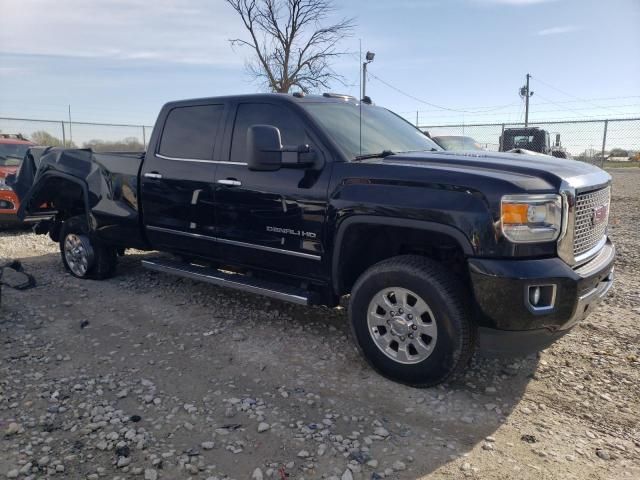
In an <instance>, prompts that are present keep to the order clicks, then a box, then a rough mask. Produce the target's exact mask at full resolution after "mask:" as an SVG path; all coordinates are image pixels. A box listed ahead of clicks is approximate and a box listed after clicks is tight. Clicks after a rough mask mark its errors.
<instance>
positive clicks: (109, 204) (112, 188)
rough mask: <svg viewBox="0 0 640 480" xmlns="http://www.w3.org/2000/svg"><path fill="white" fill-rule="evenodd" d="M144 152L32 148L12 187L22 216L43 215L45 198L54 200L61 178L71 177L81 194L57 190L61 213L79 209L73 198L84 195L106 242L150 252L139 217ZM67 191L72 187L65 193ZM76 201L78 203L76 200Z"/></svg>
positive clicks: (100, 234) (56, 203)
mask: <svg viewBox="0 0 640 480" xmlns="http://www.w3.org/2000/svg"><path fill="white" fill-rule="evenodd" d="M143 160H144V153H121V152H117V153H95V152H93V151H92V150H91V149H62V148H51V147H49V148H40V147H39V148H32V149H30V150H29V152H28V153H27V155H26V157H25V160H24V161H23V164H22V166H21V168H20V170H19V172H18V175H17V178H16V182H15V184H14V186H13V189H14V190H15V192H16V194H17V195H18V198H19V199H20V201H21V207H20V210H19V212H18V216H19V217H21V218H25V217H28V216H32V215H35V214H37V213H38V208H39V207H38V206H39V205H41V204H42V203H43V202H42V200H43V199H50V198H51V195H52V191H53V190H55V189H57V187H58V186H59V185H58V184H59V179H60V178H65V179H72V180H73V181H74V182H75V183H76V184H78V188H79V191H78V192H68V191H56V193H55V198H56V201H54V207H55V208H56V209H57V210H61V209H65V208H69V207H70V206H71V205H72V204H73V205H74V206H76V207H77V205H78V202H77V201H73V202H72V201H71V197H73V196H75V195H77V194H80V190H81V193H82V195H83V196H84V197H85V198H84V202H82V203H83V204H87V205H88V207H89V211H88V212H86V213H87V214H88V215H89V216H90V217H92V221H94V222H95V224H96V229H95V230H96V232H97V234H98V236H99V237H101V238H102V239H104V240H105V241H109V242H111V243H114V244H118V245H119V244H121V243H122V241H123V239H126V242H127V245H122V246H123V247H137V248H145V247H146V242H145V241H144V239H143V235H142V228H141V224H140V217H139V212H140V209H139V183H138V178H139V177H138V174H139V172H140V167H141V165H142V162H143ZM65 190H67V189H65ZM76 200H77V199H76Z"/></svg>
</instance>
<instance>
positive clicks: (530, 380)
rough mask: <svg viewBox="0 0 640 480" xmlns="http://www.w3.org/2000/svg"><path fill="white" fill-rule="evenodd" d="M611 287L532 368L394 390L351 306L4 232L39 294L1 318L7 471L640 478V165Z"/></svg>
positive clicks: (619, 215)
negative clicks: (82, 272)
mask: <svg viewBox="0 0 640 480" xmlns="http://www.w3.org/2000/svg"><path fill="white" fill-rule="evenodd" d="M613 176H614V193H613V195H614V197H613V207H612V220H611V222H612V226H611V236H612V237H613V239H614V241H615V242H616V244H617V248H618V257H617V261H616V272H617V281H616V282H617V283H616V285H615V287H614V289H613V290H612V292H611V294H610V296H609V297H608V298H607V299H606V301H605V302H604V303H603V304H602V305H601V306H600V308H599V309H598V310H597V311H596V312H595V313H593V314H592V315H591V316H590V317H589V318H587V319H586V320H585V321H584V322H582V323H581V324H580V325H579V326H578V327H576V328H575V329H574V330H573V332H572V333H571V334H569V335H567V336H565V337H564V338H563V339H562V340H560V341H559V342H557V343H556V344H555V345H554V346H552V347H551V348H549V349H547V350H546V351H544V352H542V353H541V354H540V355H538V356H534V357H529V358H524V359H515V360H514V359H506V360H505V359H503V360H496V359H488V358H475V359H474V360H473V363H472V366H471V369H470V371H469V372H468V374H467V375H466V376H465V377H464V378H462V379H460V380H459V381H457V382H455V383H453V384H450V385H447V386H443V387H440V388H435V389H429V390H417V389H412V388H408V387H404V386H401V385H397V384H395V383H392V382H390V381H388V380H385V379H383V378H381V377H380V376H378V375H377V374H375V373H374V372H373V371H372V370H371V369H370V368H368V367H367V366H366V364H365V363H364V361H363V360H362V359H361V358H360V357H359V356H358V355H357V353H356V352H355V349H354V347H353V344H352V343H351V340H350V339H349V335H348V326H347V316H346V312H345V311H344V310H341V309H334V310H329V309H325V308H304V307H298V306H294V305H289V304H285V303H280V302H276V301H270V300H266V299H264V298H262V297H258V296H253V295H249V294H243V293H239V292H235V291H230V290H225V289H221V288H216V287H213V286H210V285H204V284H198V283H194V282H191V281H188V280H182V279H177V278H175V277H171V276H168V275H164V274H159V273H154V272H149V271H146V270H144V269H142V268H141V267H140V265H139V260H140V258H141V257H142V255H137V254H132V255H127V256H126V257H125V258H124V259H123V261H122V262H121V264H120V266H119V273H118V275H117V276H116V277H115V278H113V279H111V280H108V281H104V282H94V281H80V280H76V279H74V278H73V277H71V276H70V275H68V274H65V273H64V271H63V268H62V265H61V262H60V260H59V256H58V254H57V247H56V245H55V244H53V243H52V242H50V241H49V239H48V237H44V236H34V235H32V234H29V233H26V232H20V231H10V232H4V233H0V257H5V258H19V259H22V260H23V261H24V264H25V267H26V269H27V271H29V272H30V273H32V274H33V275H35V277H36V279H37V281H38V286H37V288H34V289H31V290H27V291H16V290H11V289H7V288H5V289H4V291H3V305H2V307H1V309H0V340H1V341H2V350H1V352H0V355H1V363H0V475H1V474H5V475H6V477H7V478H21V479H23V478H24V479H26V478H31V479H36V478H39V479H41V478H72V479H76V478H77V479H85V478H89V479H98V478H107V479H114V480H115V479H125V478H126V479H129V478H132V479H133V478H139V479H145V480H153V479H157V478H163V479H188V478H193V479H205V480H206V479H225V478H233V479H250V478H251V479H256V480H258V479H263V478H273V479H277V480H285V479H287V478H289V479H298V480H299V479H303V478H307V479H308V478H334V479H341V480H351V479H354V480H358V479H377V478H394V479H396V478H397V479H415V478H422V477H424V478H435V479H438V478H447V479H449V478H482V479H506V478H517V479H535V480H540V479H552V478H553V479H556V478H567V479H621V478H640V428H639V417H640V414H639V412H640V408H639V403H640V370H639V367H640V346H639V345H640V342H639V340H640V330H639V327H638V321H639V320H640V294H639V293H638V292H640V276H639V275H638V272H640V236H639V235H638V233H639V227H638V225H640V208H639V207H640V169H625V170H623V171H614V172H613Z"/></svg>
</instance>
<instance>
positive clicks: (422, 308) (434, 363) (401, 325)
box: [349, 255, 475, 387]
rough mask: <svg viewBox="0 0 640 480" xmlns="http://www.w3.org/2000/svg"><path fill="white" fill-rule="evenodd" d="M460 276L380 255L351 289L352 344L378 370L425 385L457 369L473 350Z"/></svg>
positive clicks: (422, 261) (417, 260)
mask: <svg viewBox="0 0 640 480" xmlns="http://www.w3.org/2000/svg"><path fill="white" fill-rule="evenodd" d="M467 295H468V294H467V291H466V289H465V287H464V286H463V285H462V284H461V281H460V280H459V279H457V278H456V277H455V276H454V275H452V274H451V273H449V272H448V271H447V270H446V269H445V268H444V267H443V266H442V265H440V264H438V263H437V262H434V261H432V260H430V259H428V258H425V257H420V256H417V255H403V256H399V257H394V258H391V259H388V260H384V261H382V262H380V263H378V264H376V265H374V266H372V267H371V268H369V269H368V270H367V271H366V272H364V273H363V274H362V275H361V276H360V278H359V279H358V281H357V282H356V284H355V286H354V287H353V290H352V292H351V300H350V304H349V316H350V320H351V328H352V332H353V335H354V337H355V341H356V344H357V346H358V348H359V349H360V351H361V353H362V354H363V355H364V357H365V358H366V359H367V361H368V362H369V363H370V364H371V365H372V366H373V368H375V369H376V370H377V371H378V372H380V373H381V374H382V375H384V376H386V377H388V378H390V379H392V380H396V381H399V382H402V383H406V384H408V385H412V386H417V387H430V386H433V385H437V384H439V383H442V382H445V381H447V380H449V379H450V378H452V377H453V376H455V375H456V374H458V373H460V372H461V371H462V370H463V369H464V368H465V367H466V365H467V364H468V362H469V360H470V359H471V356H472V355H473V350H474V344H475V326H474V325H473V323H472V321H471V316H470V313H469V308H468V298H467Z"/></svg>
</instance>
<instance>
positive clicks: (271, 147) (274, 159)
mask: <svg viewBox="0 0 640 480" xmlns="http://www.w3.org/2000/svg"><path fill="white" fill-rule="evenodd" d="M247 164H248V166H249V170H258V171H274V170H279V169H280V168H281V167H282V142H281V140H280V130H278V129H277V128H276V127H273V126H271V125H253V126H251V127H249V130H248V132H247Z"/></svg>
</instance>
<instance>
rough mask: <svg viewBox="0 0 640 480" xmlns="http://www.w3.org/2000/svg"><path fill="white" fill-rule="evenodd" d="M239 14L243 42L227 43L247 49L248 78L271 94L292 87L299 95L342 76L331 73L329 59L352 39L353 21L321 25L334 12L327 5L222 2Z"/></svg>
mask: <svg viewBox="0 0 640 480" xmlns="http://www.w3.org/2000/svg"><path fill="white" fill-rule="evenodd" d="M226 2H227V3H228V4H229V5H231V7H233V9H234V10H235V11H236V12H237V13H238V14H239V15H240V18H241V19H242V22H243V23H244V26H245V28H246V29H247V31H248V33H249V40H244V39H241V38H234V39H231V40H230V41H231V44H232V45H234V46H236V45H238V46H246V47H249V48H251V49H253V51H254V53H255V57H254V58H253V59H252V60H251V61H248V62H247V68H248V70H249V72H250V73H251V75H253V76H254V78H256V79H258V80H260V81H261V82H263V83H264V84H266V85H267V86H268V87H269V89H270V90H272V91H274V92H280V93H287V92H288V91H289V89H290V88H291V87H294V86H295V87H298V88H300V90H302V91H303V92H305V93H308V92H309V91H311V90H317V89H319V88H320V87H324V88H327V87H328V86H329V83H330V82H331V81H332V80H339V81H342V77H341V76H340V75H338V74H337V73H336V72H335V71H334V70H333V69H332V68H331V65H330V63H331V60H333V59H334V58H335V57H338V56H340V55H342V54H343V53H344V52H340V51H339V50H338V48H337V45H338V42H339V41H340V40H342V39H343V38H345V37H349V36H351V34H352V31H353V27H354V25H355V24H354V21H353V19H349V18H343V19H342V20H340V21H339V22H338V23H335V24H333V25H330V26H322V23H323V22H324V20H326V19H327V17H328V16H329V15H330V14H332V13H333V12H334V11H335V9H334V6H333V2H332V1H331V0H226Z"/></svg>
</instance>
